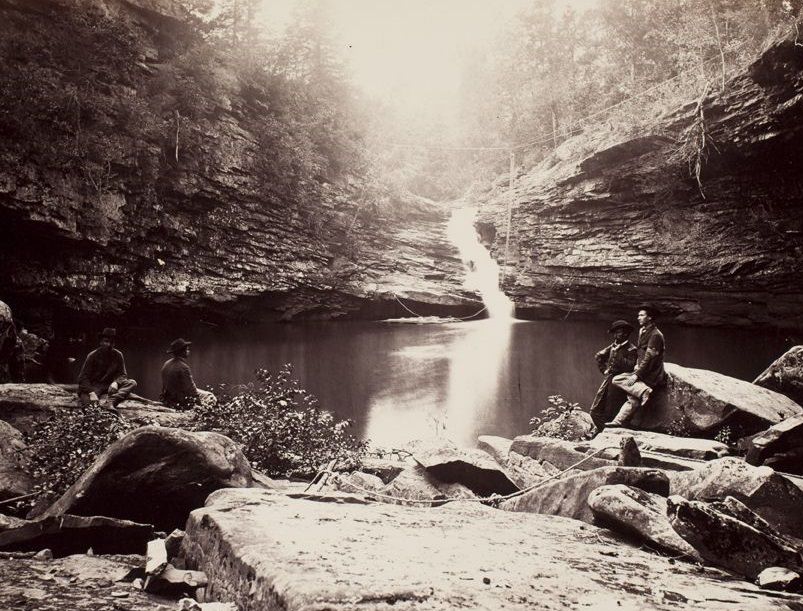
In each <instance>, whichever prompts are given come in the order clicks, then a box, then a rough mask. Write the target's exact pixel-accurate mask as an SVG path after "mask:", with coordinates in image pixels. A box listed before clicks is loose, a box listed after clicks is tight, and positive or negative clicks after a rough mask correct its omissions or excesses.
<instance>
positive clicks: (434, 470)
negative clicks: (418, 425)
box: [413, 447, 519, 496]
mask: <svg viewBox="0 0 803 611" xmlns="http://www.w3.org/2000/svg"><path fill="white" fill-rule="evenodd" d="M413 459H414V460H415V461H416V462H417V463H418V464H419V465H421V466H422V467H424V468H425V469H426V470H427V473H429V474H430V475H431V476H433V477H434V478H435V479H437V480H438V481H439V482H443V483H447V484H451V483H456V484H462V485H463V486H466V487H467V488H469V489H470V490H471V491H472V492H474V493H475V494H477V495H478V496H491V495H492V494H499V495H502V496H504V495H506V494H510V493H511V492H516V491H518V490H519V488H518V486H516V484H515V483H513V481H511V479H510V477H509V476H508V474H507V473H505V472H504V471H503V470H502V469H501V468H500V466H499V464H498V463H497V462H496V461H495V460H494V459H493V458H491V457H490V456H488V454H486V453H485V452H483V451H482V450H474V449H465V448H461V449H454V448H450V447H440V448H435V449H433V450H429V451H420V452H414V453H413Z"/></svg>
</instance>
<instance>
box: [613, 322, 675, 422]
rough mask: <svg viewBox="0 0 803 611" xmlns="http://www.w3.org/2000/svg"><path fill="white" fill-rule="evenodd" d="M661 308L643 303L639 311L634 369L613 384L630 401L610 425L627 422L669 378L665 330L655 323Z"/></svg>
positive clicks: (622, 374) (619, 377)
mask: <svg viewBox="0 0 803 611" xmlns="http://www.w3.org/2000/svg"><path fill="white" fill-rule="evenodd" d="M657 314H658V312H657V311H656V309H655V308H653V307H650V306H643V307H642V308H640V309H639V312H638V324H639V332H638V348H637V349H638V353H637V355H636V366H635V367H634V369H633V371H632V372H631V373H621V374H619V375H617V376H614V378H613V384H614V385H615V386H618V387H619V388H621V389H622V390H623V391H625V392H626V393H627V401H626V402H625V403H624V404H623V405H622V407H621V409H620V410H619V413H618V414H616V417H615V418H614V419H613V420H612V421H611V422H609V423H608V424H607V426H609V427H611V426H624V425H625V424H626V423H627V421H628V420H630V418H631V417H632V416H633V414H634V413H635V412H636V410H637V409H638V408H639V407H641V406H642V405H644V404H646V403H647V402H648V401H649V400H650V396H651V395H652V391H653V389H654V388H657V387H658V386H662V385H663V384H664V382H665V381H666V372H665V371H664V334H663V333H661V331H660V330H659V329H658V327H656V326H655V318H656V316H657Z"/></svg>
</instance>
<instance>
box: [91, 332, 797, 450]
mask: <svg viewBox="0 0 803 611" xmlns="http://www.w3.org/2000/svg"><path fill="white" fill-rule="evenodd" d="M662 328H663V331H664V334H665V336H666V341H667V360H668V361H671V362H675V363H679V364H681V365H686V366H690V367H701V368H706V369H713V370H715V371H719V372H721V373H724V374H728V375H731V376H734V377H737V378H741V379H744V380H752V379H753V378H754V377H755V376H756V375H757V374H758V373H760V372H761V371H762V370H763V369H764V368H765V367H766V366H767V364H769V363H770V362H771V361H772V360H773V359H775V358H777V356H778V355H780V354H781V353H782V352H783V350H784V335H783V334H780V333H771V332H763V333H758V332H755V331H742V330H733V329H709V328H689V327H666V326H664V327H662ZM605 331H606V326H605V325H604V324H603V323H596V322H571V321H567V322H562V321H527V322H525V321H516V322H512V323H511V322H510V321H506V320H502V321H498V320H495V319H489V320H482V321H474V322H463V323H450V324H393V323H382V322H328V323H308V324H301V323H293V324H271V325H265V326H259V327H247V328H240V329H222V328H210V327H204V328H199V329H195V330H192V331H187V330H182V331H181V333H182V334H184V335H185V337H188V338H189V339H192V341H193V347H192V352H191V355H190V359H189V361H190V365H191V367H192V369H193V373H194V376H195V379H196V382H197V383H198V385H199V386H201V385H203V386H208V385H215V384H219V383H223V382H225V383H228V384H238V383H243V382H247V381H248V380H250V379H251V378H252V375H253V371H254V370H255V369H256V368H268V369H271V370H277V369H279V368H280V367H281V366H282V365H283V364H284V363H292V364H293V366H294V368H295V374H296V377H298V378H299V379H300V380H301V382H302V383H303V385H304V386H305V387H306V388H307V389H309V390H310V391H311V392H313V393H314V394H315V395H316V396H317V397H318V398H319V400H320V403H321V406H322V407H324V408H326V409H329V410H331V411H333V412H334V413H335V414H336V415H337V416H339V417H340V418H350V419H352V420H353V421H354V424H355V429H354V432H355V433H356V434H358V435H360V436H362V437H364V438H368V439H371V440H372V441H373V442H374V443H376V444H378V445H394V444H398V443H401V442H403V441H407V440H410V439H413V438H417V437H429V436H433V435H436V434H437V435H445V436H448V437H450V438H453V439H454V440H455V441H457V442H460V443H466V444H473V442H474V440H475V438H476V436H477V435H479V434H489V435H502V436H507V437H510V436H514V435H517V434H522V433H525V432H527V431H528V430H529V428H528V422H529V420H530V418H532V417H533V416H535V415H537V414H538V413H539V412H540V411H541V410H542V409H543V408H544V406H545V405H546V397H547V396H549V395H552V394H561V395H563V396H564V397H566V398H567V399H569V400H571V401H577V402H579V403H580V404H581V405H582V406H583V407H584V408H586V409H587V408H588V405H589V403H590V401H591V399H592V398H593V396H594V392H595V391H596V388H597V386H598V384H599V382H600V378H601V375H600V373H599V371H598V370H597V368H596V365H595V363H594V359H593V355H594V353H595V352H596V351H597V350H599V349H600V348H602V347H603V346H604V345H606V343H607V339H608V338H607V335H606V332H605ZM171 333H178V332H177V331H171ZM634 335H635V334H634ZM172 339H174V337H173V335H170V336H168V335H163V336H161V335H160V336H159V337H154V336H153V334H141V335H139V336H138V337H135V338H129V339H128V340H127V341H126V342H125V343H123V344H122V345H120V346H119V347H120V348H121V349H122V350H123V351H124V353H125V355H126V359H127V365H128V370H129V373H130V375H131V376H132V377H134V378H136V379H137V380H138V381H139V384H140V386H139V389H138V392H139V393H140V394H143V395H145V396H148V397H152V398H157V397H158V395H159V392H160V378H159V371H160V368H161V365H162V363H163V362H164V360H165V359H166V356H167V355H166V354H165V349H166V347H167V345H168V344H169V342H170V341H171V340H172ZM76 356H78V355H76Z"/></svg>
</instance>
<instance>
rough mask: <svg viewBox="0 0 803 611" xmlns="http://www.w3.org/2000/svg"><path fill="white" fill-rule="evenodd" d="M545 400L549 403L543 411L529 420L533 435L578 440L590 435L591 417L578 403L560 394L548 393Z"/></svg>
mask: <svg viewBox="0 0 803 611" xmlns="http://www.w3.org/2000/svg"><path fill="white" fill-rule="evenodd" d="M547 402H548V403H549V405H548V406H547V407H546V408H545V409H544V411H542V412H541V414H540V415H538V416H536V417H535V418H532V419H531V420H530V426H532V427H533V432H532V434H533V435H537V436H539V437H554V438H556V439H565V440H567V441H579V440H581V439H585V438H587V437H589V436H590V435H591V433H592V431H593V425H592V423H591V417H590V416H589V415H588V414H587V413H585V412H584V411H583V409H582V408H581V407H580V404H579V403H572V402H569V401H568V400H566V399H565V398H564V397H563V396H562V395H550V396H549V397H547Z"/></svg>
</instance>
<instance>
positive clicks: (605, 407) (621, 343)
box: [591, 320, 636, 431]
mask: <svg viewBox="0 0 803 611" xmlns="http://www.w3.org/2000/svg"><path fill="white" fill-rule="evenodd" d="M631 333H633V325H631V324H630V323H629V322H627V321H624V320H617V321H615V322H614V323H612V324H611V326H610V328H609V329H608V334H609V335H610V336H611V338H612V339H613V342H612V343H611V344H610V345H608V346H606V347H605V348H603V349H602V350H600V351H599V352H597V353H596V354H595V355H594V359H595V360H596V361H597V366H598V367H599V370H600V371H601V372H602V373H603V375H604V376H605V379H603V380H602V384H600V386H599V390H597V394H596V395H595V396H594V401H593V402H592V403H591V420H593V421H594V426H596V427H597V431H602V429H604V428H605V423H606V422H608V421H609V420H610V419H611V418H613V417H614V416H615V415H616V413H617V412H618V411H619V408H620V407H621V405H622V401H624V400H625V398H626V395H625V393H624V392H622V390H621V389H620V388H619V387H617V386H614V385H613V378H614V376H617V375H619V374H620V373H629V372H631V371H633V367H634V366H635V364H636V347H635V346H634V345H633V343H632V342H631V341H630V334H631Z"/></svg>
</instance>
